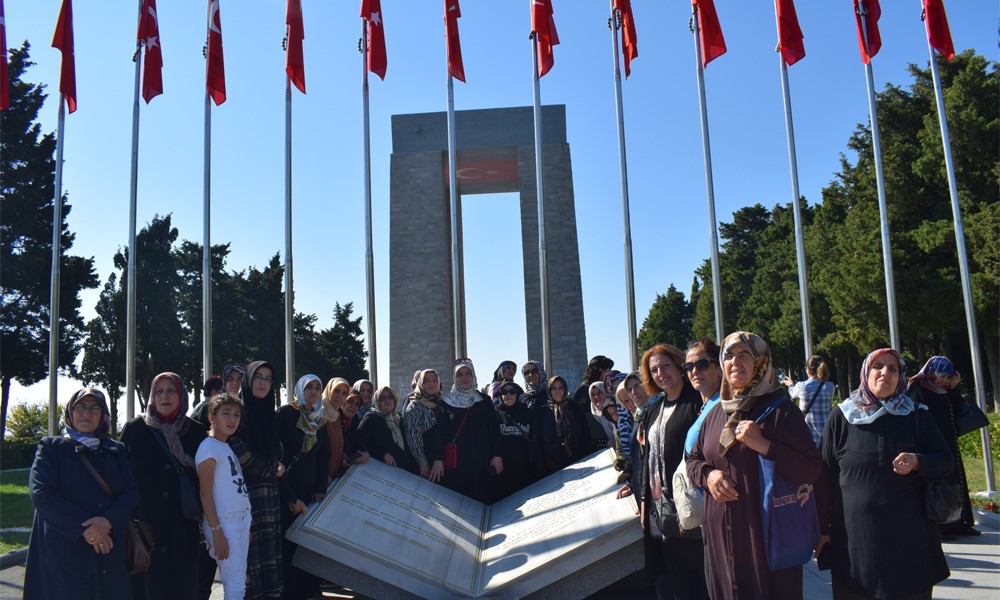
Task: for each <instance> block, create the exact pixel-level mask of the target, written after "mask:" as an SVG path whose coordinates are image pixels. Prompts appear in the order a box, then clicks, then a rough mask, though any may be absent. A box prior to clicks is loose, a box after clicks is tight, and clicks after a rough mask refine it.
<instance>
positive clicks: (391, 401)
mask: <svg viewBox="0 0 1000 600" xmlns="http://www.w3.org/2000/svg"><path fill="white" fill-rule="evenodd" d="M378 409H379V411H381V412H383V413H385V414H389V413H391V412H393V411H395V410H396V398H395V397H394V396H393V395H392V394H390V393H389V392H382V395H381V396H379V397H378Z"/></svg>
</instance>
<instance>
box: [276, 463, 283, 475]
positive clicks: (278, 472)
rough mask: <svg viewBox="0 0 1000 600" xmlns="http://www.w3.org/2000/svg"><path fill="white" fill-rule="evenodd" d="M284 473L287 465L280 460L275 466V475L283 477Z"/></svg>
mask: <svg viewBox="0 0 1000 600" xmlns="http://www.w3.org/2000/svg"><path fill="white" fill-rule="evenodd" d="M284 474H285V465H283V464H281V463H280V462H279V463H278V465H277V466H276V467H274V476H275V477H281V476H282V475H284Z"/></svg>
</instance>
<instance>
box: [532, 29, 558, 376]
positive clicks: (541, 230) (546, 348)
mask: <svg viewBox="0 0 1000 600" xmlns="http://www.w3.org/2000/svg"><path fill="white" fill-rule="evenodd" d="M537 35H538V34H536V33H535V32H534V31H532V32H531V61H532V65H533V67H532V69H533V71H532V73H533V84H534V87H533V96H534V104H535V186H536V194H537V195H538V274H539V280H540V281H539V288H540V290H541V298H542V306H541V308H542V362H543V363H544V364H545V368H547V369H548V370H549V371H550V372H554V369H555V365H553V364H552V340H551V338H550V337H549V275H548V269H547V265H546V261H545V196H544V194H543V193H542V91H541V86H540V85H539V77H538V39H537Z"/></svg>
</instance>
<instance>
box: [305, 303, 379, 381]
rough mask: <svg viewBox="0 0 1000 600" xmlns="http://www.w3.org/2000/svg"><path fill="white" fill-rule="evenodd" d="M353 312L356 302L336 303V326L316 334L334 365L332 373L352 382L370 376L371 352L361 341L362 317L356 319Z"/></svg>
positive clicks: (319, 344)
mask: <svg viewBox="0 0 1000 600" xmlns="http://www.w3.org/2000/svg"><path fill="white" fill-rule="evenodd" d="M353 312H354V303H353V302H348V303H347V304H345V305H344V306H341V305H340V303H339V302H338V303H336V304H335V305H334V307H333V327H331V328H329V329H324V330H323V331H321V332H319V334H317V336H316V347H317V348H318V349H319V352H320V354H321V355H323V356H325V357H327V360H328V361H329V363H330V365H331V366H332V369H331V371H330V372H331V373H333V374H336V375H338V376H340V377H343V378H344V379H346V380H348V381H350V382H354V381H357V380H358V379H367V378H368V371H367V370H366V369H365V361H366V360H367V359H368V352H367V351H366V350H365V346H364V342H362V341H361V337H362V331H361V317H358V318H356V319H352V318H351V315H352V313H353Z"/></svg>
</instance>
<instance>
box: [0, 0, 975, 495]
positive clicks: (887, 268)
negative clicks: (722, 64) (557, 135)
mask: <svg viewBox="0 0 1000 600" xmlns="http://www.w3.org/2000/svg"><path fill="white" fill-rule="evenodd" d="M919 1H920V3H921V8H922V13H921V18H922V19H923V20H924V23H925V27H926V31H927V39H928V49H929V52H930V55H931V61H930V64H931V70H932V76H933V79H934V87H935V93H936V99H937V106H938V116H939V120H940V125H941V133H942V139H943V143H944V154H945V161H946V166H947V172H948V183H949V189H950V192H951V203H952V212H953V215H954V220H955V237H956V242H957V246H958V255H959V268H960V272H961V277H962V286H963V297H964V300H965V313H966V321H967V326H968V330H969V342H970V346H971V348H972V352H971V355H972V362H973V370H974V379H975V387H976V394H977V397H978V398H979V402H980V405H981V406H982V404H983V402H984V401H985V393H984V382H983V378H982V367H981V364H980V352H979V342H978V337H977V332H976V325H975V315H974V309H973V304H972V295H971V283H970V278H969V272H968V260H967V256H966V250H965V239H964V233H963V229H962V220H961V214H960V209H959V204H958V197H957V189H956V183H955V176H954V166H953V164H952V158H951V148H950V140H949V136H948V126H947V118H946V115H945V112H944V103H943V99H942V95H941V84H940V80H939V77H938V73H937V66H936V64H935V62H934V52H935V51H937V52H939V53H940V54H941V55H942V56H944V57H945V58H946V59H949V60H950V59H951V58H952V57H953V56H954V53H955V52H954V46H953V43H952V40H951V34H950V31H949V28H948V21H947V17H946V15H945V10H944V5H943V0H919ZM552 2H553V0H529V5H530V15H531V36H530V39H531V43H532V63H533V72H532V82H533V101H534V121H535V135H534V145H535V165H536V170H535V179H536V186H537V198H538V253H539V278H540V284H541V285H540V289H541V315H542V342H543V343H542V346H543V357H542V358H543V361H544V364H547V365H551V363H552V353H551V336H550V331H549V302H548V277H547V272H546V249H545V213H544V192H543V183H542V137H541V132H542V123H541V87H540V81H541V78H542V77H543V76H545V74H546V73H548V72H549V71H550V70H551V69H552V67H553V65H554V64H555V57H554V52H553V47H554V46H555V45H557V44H559V36H558V33H557V32H556V27H555V21H554V17H553V7H552ZM610 2H611V7H610V9H611V16H610V19H609V26H610V28H611V32H612V49H613V56H614V70H613V74H614V89H615V108H616V116H617V125H618V127H617V131H618V144H619V170H620V178H621V194H622V213H623V215H622V220H623V224H624V250H625V252H624V253H625V274H626V295H627V308H628V310H627V319H628V325H627V326H628V331H629V347H630V350H631V352H630V359H631V365H632V368H633V369H635V368H636V367H637V366H638V364H637V363H638V357H637V346H636V331H637V327H636V318H635V298H634V274H633V268H632V244H631V219H630V214H629V198H628V169H627V161H626V152H625V129H624V106H623V101H622V89H621V73H620V65H621V64H622V63H623V64H624V68H625V76H626V78H627V77H628V76H629V75H630V74H631V61H632V60H634V59H635V58H637V57H638V49H637V43H636V40H637V35H636V26H635V21H634V18H633V14H632V8H631V2H630V0H610ZM852 2H853V5H854V10H855V18H856V23H857V32H858V43H859V48H860V52H861V59H862V63H863V64H864V68H865V75H866V79H867V88H868V103H869V115H870V119H871V128H872V143H873V152H874V157H875V170H876V179H877V189H878V202H879V214H880V225H881V239H882V253H883V269H884V274H885V284H886V301H887V306H888V319H889V332H890V340H891V345H892V346H893V347H895V348H898V347H899V335H898V323H897V317H896V303H895V290H894V282H893V270H892V257H891V252H890V237H889V224H888V217H887V211H886V199H885V185H884V177H883V173H882V159H881V149H880V147H879V128H878V117H877V114H876V110H875V87H874V78H873V74H872V65H871V59H872V57H874V56H875V55H876V54H877V53H878V51H879V49H880V48H881V45H882V41H881V37H880V34H879V30H878V21H879V18H880V16H881V7H880V6H879V0H852ZM774 7H775V20H776V25H777V33H778V48H777V50H778V55H779V68H780V76H781V86H782V92H783V98H784V109H785V124H786V133H787V138H788V155H789V170H790V174H791V187H792V207H793V215H794V220H795V238H796V239H795V247H796V257H797V266H798V278H799V293H800V308H801V313H802V330H803V344H804V355H805V357H806V358H807V359H808V357H809V356H810V355H811V353H812V333H811V326H810V320H809V299H808V287H807V282H806V257H805V251H804V243H803V239H802V221H801V214H800V209H799V198H800V194H799V186H798V172H797V171H798V169H797V164H796V156H795V139H794V130H793V121H792V112H791V97H790V91H789V83H788V67H789V66H791V65H794V64H795V63H797V62H798V61H799V60H801V59H802V58H804V57H805V55H806V52H805V47H804V44H803V34H802V31H801V28H800V27H799V23H798V17H797V15H796V12H795V6H794V3H793V0H775V2H774ZM444 11H445V12H444V22H445V39H446V51H447V66H448V78H447V95H448V101H447V110H448V163H449V164H448V171H449V199H450V204H451V234H452V245H451V252H452V256H451V259H452V260H451V266H452V273H451V275H452V277H451V281H452V298H453V303H454V310H455V312H454V315H455V319H454V332H453V334H454V338H455V355H456V356H464V355H465V354H466V331H465V307H464V294H463V285H464V284H463V280H462V268H461V265H462V261H461V251H462V249H461V244H460V239H461V236H460V232H459V222H458V218H459V211H458V190H457V177H456V169H457V167H456V154H457V151H456V141H455V138H456V135H455V106H454V81H453V80H454V79H458V80H459V81H462V82H464V81H465V69H464V65H463V62H462V51H461V43H460V40H459V30H458V19H459V17H460V16H461V9H460V7H459V0H444ZM360 17H361V19H362V36H361V41H360V43H359V49H360V50H361V54H362V66H363V68H362V103H363V110H362V114H363V138H364V139H363V157H364V163H365V165H364V202H365V238H366V249H365V266H366V280H367V300H368V303H367V309H368V314H367V317H368V319H367V324H368V328H367V337H368V344H369V374H370V377H371V379H372V380H377V367H376V365H377V352H376V344H375V341H376V330H375V300H374V298H375V290H374V264H373V262H374V261H373V251H372V222H371V156H370V139H369V138H370V127H369V125H370V123H369V110H368V107H369V102H368V97H369V88H368V74H369V73H375V74H376V75H378V76H379V78H380V79H384V78H385V74H386V67H387V55H386V44H385V31H384V26H383V25H384V24H383V19H382V8H381V1H380V0H361V9H360ZM285 23H286V26H287V35H286V37H285V40H284V44H283V45H284V49H285V53H286V68H285V70H286V75H287V79H286V90H285V290H286V294H285V302H286V307H285V330H286V337H285V341H286V357H285V365H286V376H287V379H288V382H287V383H288V389H291V387H292V383H291V382H293V381H294V372H295V369H294V365H295V362H294V337H293V333H294V331H293V328H294V323H293V320H294V319H293V316H294V311H293V306H294V294H293V271H292V227H291V219H292V157H291V152H292V137H291V136H292V133H291V111H292V93H291V88H292V86H293V85H294V86H295V87H296V88H297V89H298V90H299V91H300V92H302V93H303V94H304V93H305V92H306V86H305V66H304V56H303V47H302V42H303V39H304V37H305V34H304V26H303V17H302V6H301V0H287V6H286V14H285ZM690 28H691V31H692V34H693V36H694V42H695V59H696V78H697V85H698V97H699V106H700V114H701V129H702V143H703V151H704V162H705V183H706V194H707V204H708V218H709V244H710V250H711V260H710V262H711V269H712V289H713V300H714V308H715V328H716V337H717V339H722V337H723V335H724V326H723V314H722V300H721V283H720V279H719V253H718V246H719V245H718V231H717V219H716V214H715V198H714V188H713V176H712V160H711V145H710V141H709V130H708V114H707V102H706V91H705V77H704V72H705V68H706V67H707V66H708V64H709V63H710V62H711V61H713V60H715V59H716V58H718V57H720V56H722V55H723V54H725V52H726V42H725V38H724V36H723V33H722V28H721V24H720V21H719V17H718V14H717V12H716V10H715V6H714V1H713V0H691V21H690ZM206 29H207V31H206V38H207V41H206V46H205V49H204V54H205V57H206V74H205V78H206V94H205V150H204V152H205V156H204V235H203V237H204V244H203V246H204V248H203V252H204V254H203V293H202V302H203V315H202V318H203V344H202V346H203V368H204V374H205V377H206V378H207V377H208V376H209V375H210V374H211V370H212V364H213V363H212V351H211V350H212V327H211V323H212V297H211V283H212V273H211V237H210V231H211V227H210V225H211V114H212V103H213V102H214V104H215V105H216V106H219V105H221V104H222V103H223V102H225V100H226V84H225V67H224V56H223V50H222V21H221V16H220V0H208V18H207V27H206ZM619 36H620V39H621V48H620V47H619ZM0 43H2V45H3V48H4V49H6V23H5V21H4V20H3V0H0ZM52 46H53V47H55V48H58V49H59V50H60V51H61V52H62V54H63V64H62V70H61V74H60V84H59V91H60V102H59V118H58V125H57V137H56V181H55V184H56V191H55V199H54V200H55V201H54V202H53V244H52V292H51V300H50V302H51V309H50V313H51V314H50V345H49V386H50V403H54V402H55V398H56V372H55V371H56V367H57V365H58V360H57V351H58V327H59V323H58V314H59V295H58V290H59V263H60V234H61V228H60V224H61V221H62V218H61V207H62V202H61V199H62V149H63V139H64V133H65V131H64V130H65V112H66V110H67V109H68V112H70V113H72V112H74V111H75V110H76V107H77V104H76V79H75V62H74V57H73V11H72V0H63V2H62V7H61V9H60V13H59V18H58V21H57V25H56V31H55V35H54V37H53V41H52ZM142 48H145V53H143V52H142ZM143 54H144V55H145V58H144V59H142V55H143ZM134 60H135V61H136V74H135V78H136V79H135V81H136V83H135V101H134V104H133V130H132V170H131V193H130V210H129V261H128V263H129V266H128V284H127V288H128V294H129V295H128V326H127V331H128V342H127V351H126V352H127V358H128V360H127V363H126V390H127V392H126V393H127V412H128V416H129V418H131V417H132V416H133V412H134V393H135V351H136V350H135V293H136V271H135V268H136V266H135V265H136V256H135V226H136V204H137V172H138V140H139V107H140V104H139V95H140V90H141V94H142V97H143V99H144V100H145V101H146V103H147V104H148V103H149V102H150V101H151V100H152V99H153V98H154V97H156V96H157V95H159V94H161V93H163V80H162V74H161V70H162V66H163V58H162V52H161V48H160V44H159V24H158V19H157V13H156V0H139V16H138V32H137V43H136V54H135V57H134ZM140 63H141V65H142V68H141V69H140ZM140 70H141V77H140ZM140 79H141V86H140ZM8 80H9V76H8V73H7V57H6V52H5V53H4V56H3V61H2V65H0V110H2V109H4V108H6V107H7V106H9V104H10V99H9V81H8ZM63 100H65V102H64V101H63ZM49 414H50V423H49V427H50V433H51V432H54V430H55V421H54V418H55V410H54V408H53V410H50V413H49ZM983 441H984V450H985V454H986V459H987V460H986V463H987V465H986V468H987V481H988V485H989V488H990V489H993V481H992V480H993V477H992V465H991V460H990V451H989V439H988V437H987V435H986V433H985V432H984V433H983Z"/></svg>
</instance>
